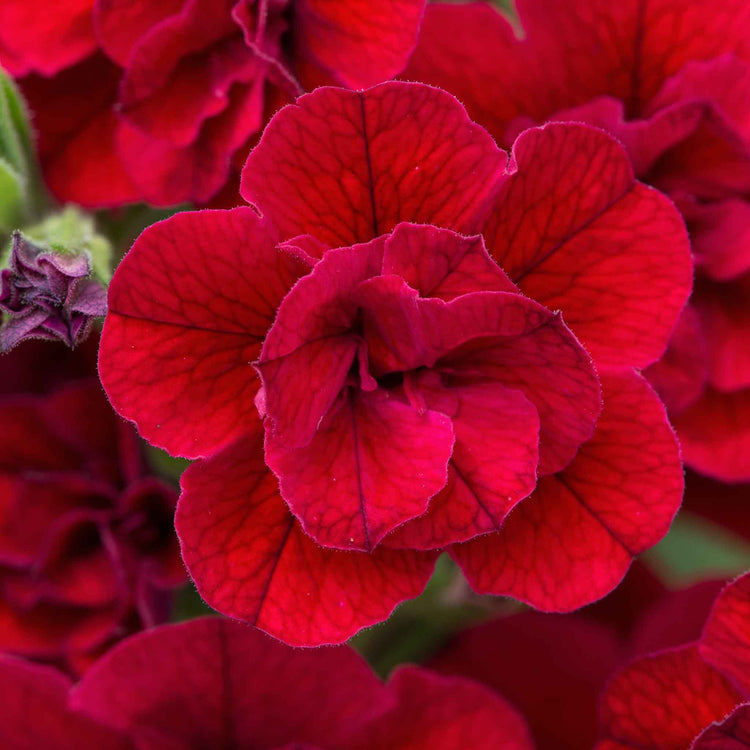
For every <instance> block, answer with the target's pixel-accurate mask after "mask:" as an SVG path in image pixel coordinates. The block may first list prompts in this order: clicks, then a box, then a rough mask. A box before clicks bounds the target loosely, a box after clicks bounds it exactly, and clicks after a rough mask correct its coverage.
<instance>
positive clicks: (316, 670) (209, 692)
mask: <svg viewBox="0 0 750 750" xmlns="http://www.w3.org/2000/svg"><path fill="white" fill-rule="evenodd" d="M0 685H2V690H3V696H4V700H3V701H2V704H1V705H0V740H2V742H3V746H4V747H47V746H50V747H51V746H53V744H54V747H64V748H67V747H73V746H85V747H94V746H99V747H102V746H103V747H107V748H120V747H138V748H146V747H148V748H153V750H157V749H161V748H166V747H169V748H172V747H230V746H234V747H243V748H244V747H252V748H258V749H259V750H260V749H261V748H280V747H285V748H291V747H303V746H304V747H311V748H312V747H316V748H321V750H322V749H323V748H325V749H326V750H328V749H330V750H335V749H337V748H341V749H343V748H347V749H353V750H357V749H361V750H365V748H368V749H369V748H383V749H384V750H385V748H399V750H410V748H414V750H417V748H422V747H425V746H426V745H429V747H434V748H436V749H437V750H452V749H453V748H457V747H464V746H466V747H473V748H487V749H488V750H489V749H490V748H498V749H499V750H530V749H531V747H532V745H531V742H530V740H529V737H528V730H527V729H526V727H525V725H524V723H523V720H522V719H521V718H520V716H519V715H518V714H517V713H516V712H515V711H514V710H513V709H512V708H511V707H510V706H509V705H508V704H507V703H505V701H504V700H503V699H502V698H500V696H498V695H497V694H496V693H494V692H493V691H491V690H489V689H487V688H485V687H483V686H481V685H479V684H477V683H474V682H472V681H470V680H466V679H462V678H447V677H443V676H440V675H437V674H434V673H432V672H430V671H428V670H426V669H421V668H419V667H402V668H400V669H399V670H398V671H397V672H396V673H395V675H394V676H393V678H392V679H391V681H390V683H389V684H388V685H383V684H382V683H381V682H380V680H378V679H377V677H376V676H375V675H374V674H373V673H372V671H371V670H370V668H369V667H368V666H367V664H365V662H364V661H363V660H362V659H361V658H360V657H358V656H357V654H356V653H355V652H354V651H352V650H351V649H349V648H345V647H341V648H336V649H325V650H317V651H307V652H301V651H295V650H293V649H290V648H288V647H286V646H283V645H281V644H280V643H277V642H274V641H272V640H270V639H269V638H267V637H265V636H263V635H261V634H260V633H258V632H257V631H255V632H254V631H252V630H249V629H247V628H244V627H242V626H241V625H239V624H237V623H232V622H230V621H228V620H220V619H209V618H206V619H201V620H193V621H191V622H188V623H184V624H182V625H171V626H167V627H163V628H157V629H155V630H151V631H149V632H147V633H143V634H140V635H138V636H133V637H131V638H129V639H128V640H126V641H124V642H123V643H122V644H120V645H119V646H118V647H116V648H115V649H113V650H112V651H110V652H109V653H108V654H106V655H105V656H104V657H103V658H102V659H100V661H99V662H98V663H97V664H95V665H94V666H93V667H92V668H91V669H90V670H89V671H88V672H87V673H86V675H85V676H84V678H83V680H82V681H81V682H80V683H79V684H78V685H77V686H76V687H74V688H73V689H72V692H71V686H70V684H69V683H66V681H65V680H64V678H62V677H61V676H60V675H59V674H57V673H55V672H54V671H52V670H44V669H41V668H39V667H36V666H31V665H27V664H24V663H22V662H13V661H10V660H7V659H6V660H0ZM30 707H33V708H35V709H37V710H35V711H34V714H35V716H37V717H38V720H37V721H35V722H29V721H28V716H29V710H30ZM102 738H104V739H105V740H107V742H106V743H104V744H103V740H102ZM76 740H77V741H78V743H80V744H78V745H74V744H73V743H74V742H75V741H76ZM95 740H98V742H97V741H95Z"/></svg>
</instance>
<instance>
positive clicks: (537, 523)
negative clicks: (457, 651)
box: [451, 371, 684, 612]
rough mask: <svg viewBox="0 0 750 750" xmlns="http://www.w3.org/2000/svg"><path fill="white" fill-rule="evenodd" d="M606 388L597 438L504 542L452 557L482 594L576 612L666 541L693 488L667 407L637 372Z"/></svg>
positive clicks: (528, 504)
mask: <svg viewBox="0 0 750 750" xmlns="http://www.w3.org/2000/svg"><path fill="white" fill-rule="evenodd" d="M602 385H603V392H604V410H603V411H602V415H601V416H600V417H599V421H598V422H597V426H596V431H595V433H594V437H593V438H592V439H591V440H590V441H588V442H587V443H585V444H584V445H583V446H582V447H581V449H580V450H579V452H578V455H577V456H576V458H575V459H574V460H573V462H572V463H571V464H570V465H569V466H568V467H567V468H566V469H565V470H564V471H562V472H560V473H558V474H554V475H552V476H549V477H544V478H542V479H541V480H540V481H539V484H538V485H537V489H536V491H535V492H534V493H533V494H532V495H531V497H529V498H528V499H527V500H525V501H524V502H522V503H521V504H520V505H519V506H518V507H517V508H515V509H514V510H513V512H512V513H511V515H510V516H509V518H508V520H507V521H506V523H505V525H504V527H503V529H502V530H501V531H500V532H499V533H498V534H489V535H487V536H485V537H481V538H479V539H476V540H473V541H471V542H467V543H466V544H462V545H457V546H455V547H453V548H452V551H451V554H452V556H453V557H454V558H455V559H456V561H457V562H458V563H459V565H460V566H461V568H462V570H463V571H464V574H465V575H466V578H467V580H468V581H469V583H470V584H471V586H472V588H473V589H474V590H475V591H478V592H481V593H492V594H507V595H510V596H513V597H515V598H517V599H521V600H522V601H525V602H527V603H529V604H531V605H532V606H534V607H536V608H537V609H542V610H545V611H558V612H559V611H568V610H571V609H575V608H577V607H580V606H582V605H583V604H587V603H589V602H591V601H593V600H595V599H598V598H600V597H602V596H604V594H606V593H608V592H609V591H610V590H612V589H613V588H614V587H615V586H616V585H617V584H618V583H619V582H620V580H621V579H622V577H623V576H624V574H625V572H626V570H627V569H628V566H629V565H630V562H631V560H632V558H633V557H634V556H635V555H637V554H638V553H640V552H642V551H643V550H645V549H648V548H649V547H650V546H652V545H653V544H655V543H656V542H657V541H659V539H661V538H662V537H663V536H664V534H665V533H666V532H667V530H668V528H669V525H670V523H671V521H672V518H673V516H674V514H675V513H676V512H677V509H678V508H679V505H680V501H681V499H682V491H683V481H684V480H683V476H682V467H681V464H680V457H679V450H678V447H677V442H676V440H675V436H674V433H673V431H672V429H671V427H670V426H669V423H668V422H667V418H666V414H665V412H664V407H663V406H662V404H661V402H660V401H659V399H658V398H657V397H656V395H655V394H654V392H653V391H652V390H651V388H650V387H649V386H648V384H647V383H646V382H645V380H643V378H642V377H641V376H639V375H637V374H636V373H634V372H628V371H624V372H619V373H613V372H610V373H603V374H602ZM634 413H637V414H638V415H639V421H638V422H634V421H633V414H634Z"/></svg>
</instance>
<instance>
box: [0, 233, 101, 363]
mask: <svg viewBox="0 0 750 750" xmlns="http://www.w3.org/2000/svg"><path fill="white" fill-rule="evenodd" d="M91 270H92V269H91V260H90V258H89V256H88V254H87V253H80V254H74V253H68V252H54V251H52V250H48V249H46V248H42V247H39V246H38V245H35V244H34V243H33V242H30V241H29V240H28V239H27V238H26V237H24V236H23V235H22V234H21V233H20V232H16V233H15V234H14V235H13V248H12V250H11V256H10V262H9V264H8V268H6V269H4V270H3V271H2V272H0V282H1V283H0V310H2V311H3V312H4V313H5V322H4V325H3V327H2V329H0V351H3V352H7V351H8V350H10V349H12V348H13V347H14V346H15V345H16V344H18V343H20V342H21V341H23V340H24V339H29V338H40V339H61V340H62V341H64V342H65V343H66V344H68V346H70V347H71V348H73V347H75V346H76V344H79V343H80V342H81V341H83V340H84V339H85V338H86V336H87V335H88V333H89V331H90V330H91V325H92V323H93V321H94V318H97V317H100V316H102V315H105V314H106V312H107V290H106V289H105V288H104V286H103V285H102V283H101V282H100V281H98V280H97V279H96V278H94V277H92V275H91Z"/></svg>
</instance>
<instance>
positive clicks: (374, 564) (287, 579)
mask: <svg viewBox="0 0 750 750" xmlns="http://www.w3.org/2000/svg"><path fill="white" fill-rule="evenodd" d="M182 486H183V494H182V497H181V498H180V502H179V504H178V508H177V517H176V526H177V532H178V534H179V536H180V540H181V545H182V555H183V559H184V560H185V563H186V565H187V566H188V569H189V570H190V573H191V575H192V576H193V578H194V580H195V582H196V585H197V586H198V589H199V591H200V592H201V593H202V595H203V596H204V597H205V598H206V600H207V601H208V602H209V604H211V605H212V606H214V607H216V608H217V609H218V610H219V611H221V612H223V613H225V614H227V615H230V616H232V617H237V618H239V619H242V620H246V621H248V622H250V623H252V624H254V625H256V626H257V627H259V628H261V629H262V630H265V631H266V632H268V633H270V634H271V635H274V636H276V637H277V638H280V639H281V640H283V641H285V642H287V643H289V644H292V645H300V646H313V645H320V644H324V643H340V642H342V641H344V640H346V639H347V638H349V637H350V636H352V635H353V634H354V633H355V632H357V631H358V630H359V629H361V628H363V627H366V626H368V625H372V624H374V623H376V622H379V621H381V620H384V619H385V618H386V617H387V616H388V615H389V614H390V612H391V611H392V610H393V608H394V607H395V606H396V605H397V604H398V603H399V602H401V601H403V600H404V599H408V598H411V597H414V596H417V595H418V594H419V593H420V592H421V590H422V588H423V587H424V586H425V584H426V583H427V579H428V578H429V577H430V574H431V572H432V568H433V565H434V562H435V558H436V555H435V554H434V553H419V552H411V551H394V550H377V551H375V552H373V553H372V554H365V553H361V552H344V551H339V550H333V549H323V548H321V547H319V546H318V545H317V544H316V543H315V542H314V541H313V540H312V539H311V538H310V537H308V536H307V535H306V534H305V533H304V532H303V531H302V530H301V529H300V527H299V526H298V525H297V523H296V521H295V520H294V518H293V516H292V515H291V514H290V513H289V511H288V509H287V508H286V506H285V504H284V502H283V501H282V500H281V497H280V496H279V489H278V481H277V480H276V478H275V477H274V475H273V474H272V473H271V472H270V471H269V470H268V468H267V467H266V465H265V462H264V460H263V434H262V428H261V427H260V425H259V424H256V428H255V432H254V433H253V434H251V435H249V436H247V437H245V438H243V439H242V440H240V441H238V442H237V443H235V444H234V445H233V446H231V447H229V448H227V449H225V450H224V451H223V452H222V453H220V454H219V455H217V456H215V457H213V458H211V459H207V460H205V461H200V462H198V463H196V464H194V465H193V466H191V467H190V468H189V469H188V470H187V471H186V472H185V474H184V475H183V478H182ZM217 486H221V487H222V492H221V493H220V494H219V493H217V492H216V487H217Z"/></svg>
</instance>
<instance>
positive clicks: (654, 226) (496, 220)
mask: <svg viewBox="0 0 750 750" xmlns="http://www.w3.org/2000/svg"><path fill="white" fill-rule="evenodd" d="M513 164H514V167H515V169H514V171H513V172H512V173H511V177H510V179H509V180H508V181H507V182H506V183H505V184H504V185H503V187H502V189H501V190H500V193H499V194H498V198H497V202H496V205H495V210H494V212H493V213H492V215H491V216H490V219H489V221H488V224H487V226H486V228H485V230H484V235H485V239H486V240H487V244H488V247H489V248H490V251H491V253H492V255H493V257H494V258H495V260H497V262H498V263H499V264H500V265H501V266H502V267H503V269H504V270H505V271H506V273H508V275H509V276H510V278H511V279H512V280H513V281H515V282H516V283H517V284H518V286H519V287H520V288H521V291H523V292H524V293H525V294H528V295H529V296H530V297H532V298H533V299H535V300H537V301H539V302H541V303H542V304H544V305H546V306H547V307H549V308H551V309H553V310H555V309H560V310H562V312H563V314H564V316H565V321H566V322H567V323H568V325H569V326H570V327H571V329H572V330H573V332H574V333H575V334H576V336H578V337H579V338H580V339H581V341H582V342H583V344H584V345H585V346H586V347H587V348H588V349H589V351H590V352H591V354H592V356H593V357H594V360H595V361H596V362H597V363H602V364H606V365H612V366H637V367H644V366H646V365H648V364H650V363H651V362H653V361H654V360H656V359H657V358H658V357H659V356H660V355H661V354H662V353H663V351H664V349H665V348H666V344H667V340H668V338H669V335H670V334H671V332H672V328H673V327H674V325H675V322H676V320H677V316H678V314H679V312H680V310H681V309H682V307H683V305H684V304H685V302H686V300H687V298H688V295H689V293H690V288H691V283H692V273H691V265H692V264H691V261H690V245H689V242H688V237H687V233H686V231H685V227H684V224H683V221H682V219H681V217H680V215H679V213H678V212H677V210H676V209H675V208H674V206H673V205H672V204H671V203H670V201H669V200H668V199H667V198H666V197H664V196H663V195H662V194H661V193H659V192H657V191H656V190H653V189H652V188H649V187H646V186H645V185H641V184H640V183H637V182H635V179H634V177H633V172H632V167H631V165H630V161H629V159H628V156H627V154H626V152H625V151H624V149H623V148H622V147H621V146H620V145H619V143H618V142H617V141H615V140H614V138H612V137H610V136H609V135H607V134H606V133H604V132H603V131H600V130H596V129H594V128H591V127H587V126H583V125H573V124H553V125H547V126H545V127H543V128H532V129H530V130H527V131H525V132H524V133H522V134H521V135H520V136H519V138H518V139H517V140H516V142H515V144H514V146H513ZM563 207H564V208H563Z"/></svg>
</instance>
